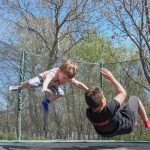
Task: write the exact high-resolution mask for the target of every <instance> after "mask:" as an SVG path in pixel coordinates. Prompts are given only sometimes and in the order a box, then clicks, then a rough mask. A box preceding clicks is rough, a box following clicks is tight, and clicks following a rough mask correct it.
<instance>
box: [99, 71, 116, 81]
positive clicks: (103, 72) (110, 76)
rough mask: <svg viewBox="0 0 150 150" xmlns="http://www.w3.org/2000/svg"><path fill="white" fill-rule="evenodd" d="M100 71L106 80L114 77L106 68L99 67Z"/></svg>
mask: <svg viewBox="0 0 150 150" xmlns="http://www.w3.org/2000/svg"><path fill="white" fill-rule="evenodd" d="M100 73H101V74H102V75H103V76H104V78H105V79H107V80H112V79H113V78H114V76H113V74H112V73H111V72H110V71H109V70H108V69H106V68H101V69H100Z"/></svg>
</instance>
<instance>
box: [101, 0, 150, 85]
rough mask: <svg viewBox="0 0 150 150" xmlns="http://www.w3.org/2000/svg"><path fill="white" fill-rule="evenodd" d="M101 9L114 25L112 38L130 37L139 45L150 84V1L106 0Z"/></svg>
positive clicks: (106, 18)
mask: <svg viewBox="0 0 150 150" xmlns="http://www.w3.org/2000/svg"><path fill="white" fill-rule="evenodd" d="M99 8H100V9H99V11H100V13H101V14H102V15H103V16H104V19H105V21H106V23H109V24H107V25H106V26H107V27H109V25H111V27H112V29H113V30H112V32H113V35H112V39H118V38H119V39H123V40H126V39H130V40H131V41H132V42H133V43H134V44H135V45H136V47H137V49H138V52H137V53H138V54H139V57H140V59H141V63H142V68H143V71H144V74H145V77H146V79H147V81H148V83H149V84H150V74H149V72H150V16H149V12H150V1H148V0H139V1H135V0H110V1H108V0H106V1H104V3H103V5H102V3H100V5H99Z"/></svg>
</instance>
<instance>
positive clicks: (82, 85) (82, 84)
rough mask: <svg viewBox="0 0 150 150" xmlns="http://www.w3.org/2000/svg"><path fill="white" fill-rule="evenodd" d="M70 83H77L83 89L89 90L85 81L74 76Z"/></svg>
mask: <svg viewBox="0 0 150 150" xmlns="http://www.w3.org/2000/svg"><path fill="white" fill-rule="evenodd" d="M70 83H71V84H72V85H75V86H76V87H78V88H80V89H82V90H85V91H87V90H88V89H89V88H88V87H87V86H86V85H85V84H84V83H82V82H80V81H78V80H76V79H75V78H72V79H71V82H70Z"/></svg>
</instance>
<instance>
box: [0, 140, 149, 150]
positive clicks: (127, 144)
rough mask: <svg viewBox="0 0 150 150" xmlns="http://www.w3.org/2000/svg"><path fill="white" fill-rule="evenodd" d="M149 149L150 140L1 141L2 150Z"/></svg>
mask: <svg viewBox="0 0 150 150" xmlns="http://www.w3.org/2000/svg"><path fill="white" fill-rule="evenodd" d="M142 149H144V150H149V149H150V141H67V142H66V141H21V142H18V141H9V142H8V141H1V142H0V150H142Z"/></svg>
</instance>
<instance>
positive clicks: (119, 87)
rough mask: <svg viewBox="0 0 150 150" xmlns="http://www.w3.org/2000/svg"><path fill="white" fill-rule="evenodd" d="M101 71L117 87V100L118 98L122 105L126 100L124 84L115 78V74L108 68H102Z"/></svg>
mask: <svg viewBox="0 0 150 150" xmlns="http://www.w3.org/2000/svg"><path fill="white" fill-rule="evenodd" d="M100 72H101V73H102V75H103V76H104V78H105V79H107V80H110V81H111V83H112V85H113V86H114V88H115V89H116V91H117V93H118V95H117V96H116V97H115V100H117V101H118V102H119V103H120V105H121V104H122V103H123V102H124V100H125V98H126V91H125V90H124V88H123V87H122V85H121V84H120V83H119V82H118V81H117V80H116V79H115V77H114V76H113V74H112V73H111V72H110V71H109V70H108V69H106V68H101V70H100Z"/></svg>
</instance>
